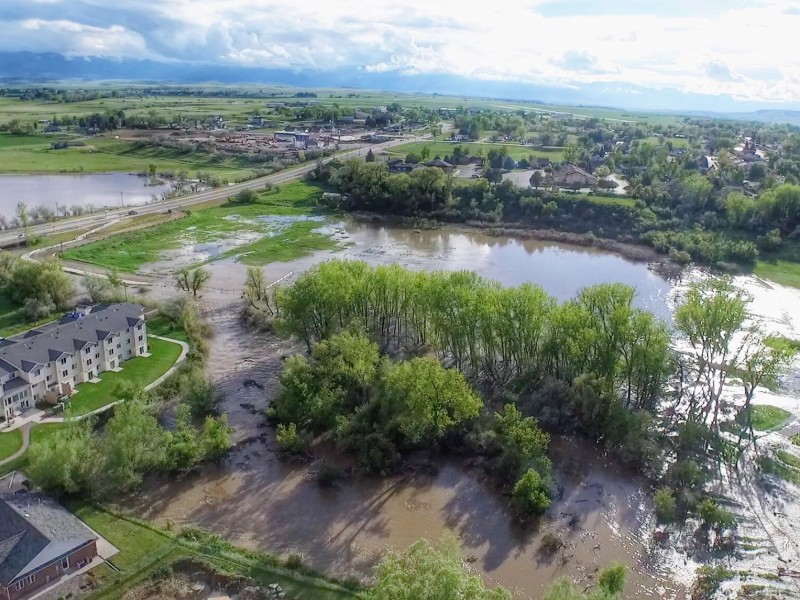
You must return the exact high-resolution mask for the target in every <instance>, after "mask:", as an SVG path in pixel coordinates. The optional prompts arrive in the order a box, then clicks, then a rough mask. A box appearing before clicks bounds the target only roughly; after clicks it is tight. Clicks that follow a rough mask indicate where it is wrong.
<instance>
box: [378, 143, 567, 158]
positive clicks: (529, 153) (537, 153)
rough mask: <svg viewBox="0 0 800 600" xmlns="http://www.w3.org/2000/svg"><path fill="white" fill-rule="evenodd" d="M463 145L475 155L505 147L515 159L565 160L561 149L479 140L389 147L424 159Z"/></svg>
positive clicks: (391, 150) (443, 155)
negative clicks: (478, 141) (481, 141)
mask: <svg viewBox="0 0 800 600" xmlns="http://www.w3.org/2000/svg"><path fill="white" fill-rule="evenodd" d="M456 146H461V147H462V148H463V149H464V151H465V152H466V153H468V154H470V155H474V156H484V157H485V156H486V155H487V154H488V153H489V151H490V150H500V149H501V148H504V149H505V150H506V152H507V153H508V156H510V157H511V158H513V159H515V160H519V159H521V158H531V157H534V158H549V159H551V160H555V161H561V160H564V153H563V152H562V151H561V150H544V149H542V148H532V147H529V146H521V145H519V144H498V143H488V142H487V143H477V142H414V143H411V144H402V145H400V146H394V147H393V148H390V149H389V152H390V153H391V154H393V155H396V156H400V157H403V158H404V157H406V156H407V155H409V154H413V155H416V156H418V157H421V158H422V159H423V160H427V159H428V158H434V157H436V156H438V157H439V158H444V157H445V156H448V155H449V154H451V153H452V152H453V148H454V147H456Z"/></svg>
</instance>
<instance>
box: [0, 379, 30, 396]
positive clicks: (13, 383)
mask: <svg viewBox="0 0 800 600" xmlns="http://www.w3.org/2000/svg"><path fill="white" fill-rule="evenodd" d="M26 385H29V384H28V382H27V381H25V380H24V379H23V378H22V377H14V378H13V379H9V380H8V381H6V382H5V383H4V384H3V393H4V394H8V393H9V392H13V391H14V390H18V389H19V388H21V387H25V386H26Z"/></svg>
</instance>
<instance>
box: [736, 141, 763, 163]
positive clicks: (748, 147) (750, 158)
mask: <svg viewBox="0 0 800 600" xmlns="http://www.w3.org/2000/svg"><path fill="white" fill-rule="evenodd" d="M741 156H742V160H743V161H744V162H746V163H754V162H759V161H762V160H764V158H763V157H762V156H761V155H760V154H759V150H758V148H757V147H756V144H755V142H750V141H745V143H744V146H742V154H741Z"/></svg>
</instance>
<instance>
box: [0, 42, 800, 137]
mask: <svg viewBox="0 0 800 600" xmlns="http://www.w3.org/2000/svg"><path fill="white" fill-rule="evenodd" d="M66 79H78V80H87V81H92V80H120V81H152V82H171V83H176V84H190V83H210V82H217V83H223V84H234V83H270V84H277V85H288V86H294V87H311V88H321V87H328V88H342V87H352V88H358V89H372V90H384V91H387V92H410V93H414V92H416V93H427V94H432V93H439V94H447V95H456V96H473V97H489V98H505V99H516V100H527V101H540V102H545V103H549V104H565V105H570V106H576V105H578V106H579V105H584V106H607V107H616V108H621V109H624V110H643V111H662V112H672V113H681V114H689V113H691V114H696V115H701V116H702V115H705V116H714V117H722V118H726V117H727V118H736V119H746V120H754V121H763V122H767V123H777V122H788V123H793V124H800V111H797V110H794V109H796V108H797V106H796V105H789V104H776V105H769V104H765V103H761V102H748V101H737V100H734V99H732V98H729V97H726V96H712V95H703V94H690V93H686V92H681V91H679V90H675V89H653V88H647V87H643V86H636V85H631V84H627V83H621V82H620V83H588V84H585V83H580V82H569V85H564V86H555V85H539V84H534V83H522V82H514V81H501V80H482V79H469V78H465V77H461V76H457V75H450V74H435V73H422V74H404V73H398V72H393V71H392V72H383V73H373V72H368V71H366V70H364V69H362V68H358V67H353V68H347V69H337V70H330V71H312V70H303V71H292V70H288V69H270V68H248V67H237V66H232V65H211V64H188V63H162V62H156V61H151V60H132V59H122V60H112V59H107V58H97V57H94V58H69V57H65V56H63V55H61V54H56V53H31V52H0V82H4V83H6V84H13V83H15V82H32V83H47V82H53V81H58V80H66ZM767 107H769V108H767Z"/></svg>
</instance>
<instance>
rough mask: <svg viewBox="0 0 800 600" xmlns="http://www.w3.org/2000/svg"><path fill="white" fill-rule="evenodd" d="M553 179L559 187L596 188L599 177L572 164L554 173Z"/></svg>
mask: <svg viewBox="0 0 800 600" xmlns="http://www.w3.org/2000/svg"><path fill="white" fill-rule="evenodd" d="M553 178H554V181H555V184H556V185H557V186H559V187H569V188H573V187H594V186H595V185H597V177H595V176H594V175H592V174H591V173H587V172H586V171H584V170H583V169H581V168H580V167H579V166H577V165H574V164H572V163H567V164H565V165H563V166H562V167H561V168H560V169H559V170H558V171H557V172H556V173H554V175H553Z"/></svg>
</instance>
